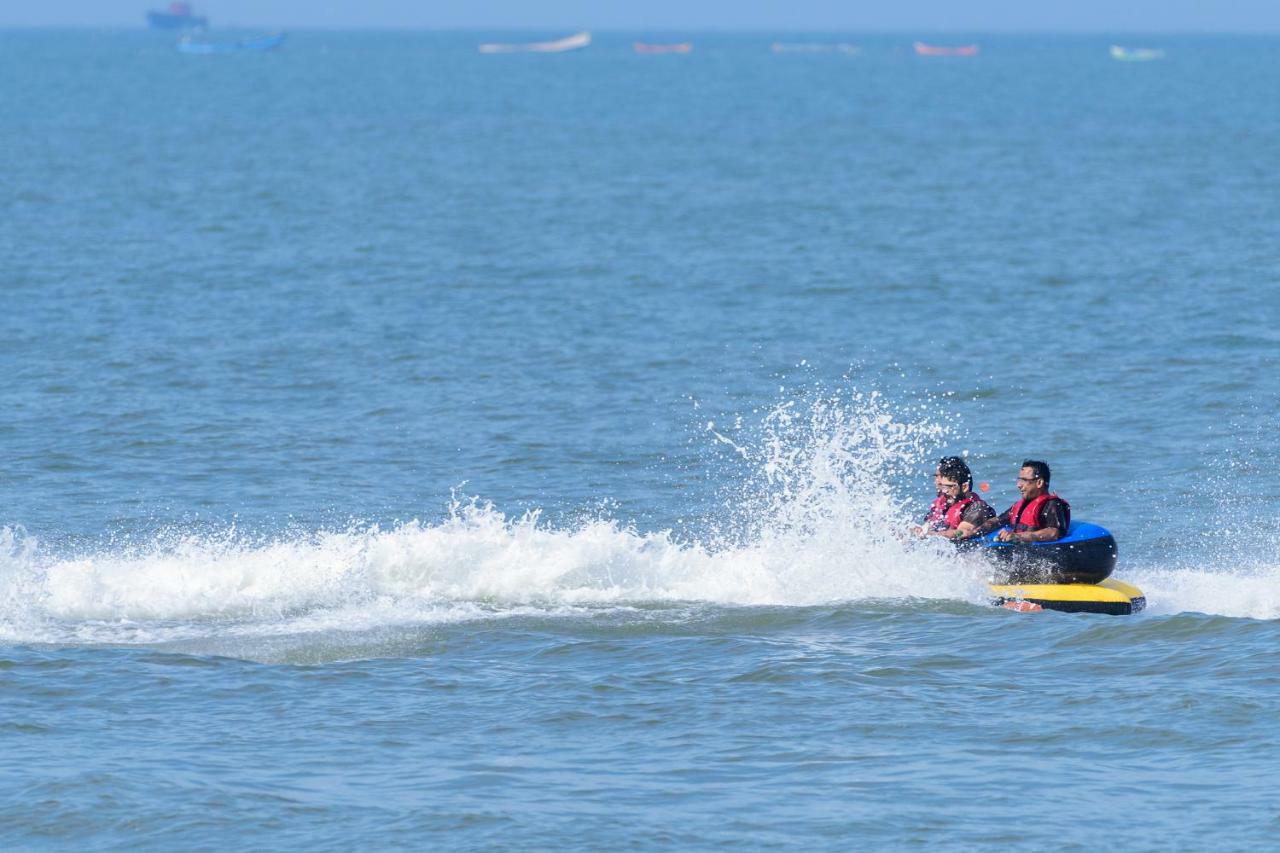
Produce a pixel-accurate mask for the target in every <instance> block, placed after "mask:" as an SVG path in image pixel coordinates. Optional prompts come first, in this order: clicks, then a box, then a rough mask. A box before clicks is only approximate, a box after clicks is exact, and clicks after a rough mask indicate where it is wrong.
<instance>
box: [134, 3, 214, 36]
mask: <svg viewBox="0 0 1280 853" xmlns="http://www.w3.org/2000/svg"><path fill="white" fill-rule="evenodd" d="M147 24H148V25H149V26H151V27H152V28H153V29H157V30H189V29H197V28H199V27H207V26H208V25H209V19H208V18H206V17H205V16H204V15H197V14H195V12H193V11H192V10H191V4H190V3H170V4H169V6H168V8H167V9H165V10H164V11H163V12H159V11H156V10H155V9H152V10H150V11H148V12H147Z"/></svg>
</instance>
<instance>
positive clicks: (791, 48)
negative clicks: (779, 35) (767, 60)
mask: <svg viewBox="0 0 1280 853" xmlns="http://www.w3.org/2000/svg"><path fill="white" fill-rule="evenodd" d="M772 50H773V52H774V53H848V54H854V53H858V52H860V48H859V47H858V46H857V45H856V44H846V43H844V42H840V43H838V44H830V43H828V42H785V41H775V42H774V43H773V46H772Z"/></svg>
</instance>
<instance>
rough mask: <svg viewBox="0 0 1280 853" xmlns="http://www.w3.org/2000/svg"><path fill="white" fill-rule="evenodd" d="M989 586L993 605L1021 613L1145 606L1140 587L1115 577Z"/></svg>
mask: <svg viewBox="0 0 1280 853" xmlns="http://www.w3.org/2000/svg"><path fill="white" fill-rule="evenodd" d="M990 589H991V595H992V596H993V600H992V603H993V604H995V605H997V606H999V607H1007V608H1009V609H1010V610H1018V611H1021V612H1028V611H1036V610H1060V611H1063V612H1065V613H1109V614H1112V615H1115V616H1127V615H1129V614H1130V613H1138V612H1140V611H1141V610H1143V609H1144V608H1145V607H1146V606H1147V598H1146V596H1145V595H1143V594H1142V590H1140V589H1138V588H1137V587H1136V586H1133V585H1132V584H1127V583H1125V582H1124V581H1118V580H1116V579H1115V578H1108V579H1107V580H1104V581H1103V582H1102V583H1099V584H1085V583H1050V584H991V585H990Z"/></svg>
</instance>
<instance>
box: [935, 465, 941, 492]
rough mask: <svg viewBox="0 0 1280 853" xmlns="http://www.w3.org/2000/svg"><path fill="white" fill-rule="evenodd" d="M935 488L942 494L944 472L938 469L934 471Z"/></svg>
mask: <svg viewBox="0 0 1280 853" xmlns="http://www.w3.org/2000/svg"><path fill="white" fill-rule="evenodd" d="M933 490H934V491H935V492H937V493H938V494H942V474H941V473H940V472H938V471H934V472H933Z"/></svg>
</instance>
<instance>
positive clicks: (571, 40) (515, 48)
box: [479, 30, 591, 53]
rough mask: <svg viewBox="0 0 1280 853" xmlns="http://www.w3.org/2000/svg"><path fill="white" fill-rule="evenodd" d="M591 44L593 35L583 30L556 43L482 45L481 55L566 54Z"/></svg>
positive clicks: (491, 43) (492, 43) (493, 43)
mask: <svg viewBox="0 0 1280 853" xmlns="http://www.w3.org/2000/svg"><path fill="white" fill-rule="evenodd" d="M589 44H591V33H589V32H587V31H586V30H583V31H582V32H580V33H574V34H573V35H571V36H566V37H565V38H562V39H556V40H555V41H534V42H527V43H525V44H501V43H497V42H489V43H487V44H482V45H480V48H479V50H480V52H481V53H564V52H565V51H567V50H581V49H582V48H584V47H586V46H587V45H589Z"/></svg>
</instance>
